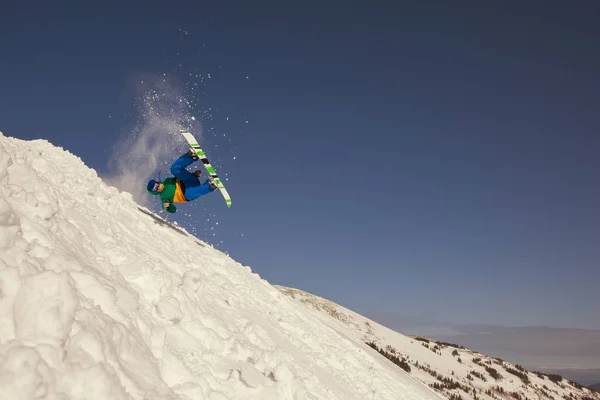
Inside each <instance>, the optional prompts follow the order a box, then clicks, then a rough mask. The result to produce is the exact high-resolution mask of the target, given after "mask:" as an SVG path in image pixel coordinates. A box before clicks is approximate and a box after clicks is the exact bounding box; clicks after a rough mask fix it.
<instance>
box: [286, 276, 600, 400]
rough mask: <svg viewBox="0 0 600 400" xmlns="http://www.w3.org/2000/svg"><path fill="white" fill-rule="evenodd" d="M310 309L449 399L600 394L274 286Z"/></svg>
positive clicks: (591, 399)
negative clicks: (399, 330)
mask: <svg viewBox="0 0 600 400" xmlns="http://www.w3.org/2000/svg"><path fill="white" fill-rule="evenodd" d="M276 287H277V288H278V289H279V290H280V291H281V292H282V293H284V294H286V295H288V296H289V297H290V298H293V299H295V300H296V301H297V302H298V303H299V304H303V305H305V306H306V309H307V310H311V311H312V312H313V313H314V315H315V318H316V319H319V320H321V321H322V322H323V324H324V325H327V326H329V327H331V328H333V329H336V330H339V331H340V332H343V334H344V335H347V334H348V333H347V332H348V328H350V329H351V331H352V334H353V337H354V338H355V339H357V340H361V341H363V342H365V343H371V344H372V346H373V347H374V348H377V349H378V350H379V351H380V352H381V353H382V356H385V357H387V358H388V359H391V360H392V361H391V362H390V363H394V364H396V365H398V369H401V368H402V369H404V370H406V371H408V372H409V373H410V375H411V376H413V377H415V378H417V379H418V380H419V381H421V382H423V383H425V384H427V385H429V386H431V387H432V388H434V389H435V390H437V391H438V392H439V393H441V394H443V395H445V396H447V397H448V398H449V399H463V400H467V399H481V400H487V399H516V400H529V399H532V400H533V399H550V400H552V399H554V400H557V399H585V400H600V394H599V393H597V392H595V391H593V390H590V389H587V388H583V387H582V386H581V385H579V384H577V383H575V382H572V381H568V380H566V379H563V378H561V377H560V376H558V375H544V374H541V373H539V372H538V373H536V372H530V371H527V370H525V369H524V368H522V367H521V366H519V365H514V364H511V363H510V362H507V361H504V360H501V359H497V358H492V357H488V356H486V355H483V354H480V353H477V352H473V351H470V350H468V349H465V348H463V347H460V346H457V345H454V344H451V343H440V342H436V341H434V340H432V339H427V338H424V337H410V336H405V335H401V334H399V333H397V332H394V331H393V330H391V329H388V328H386V327H384V326H382V325H380V324H378V323H376V322H374V321H372V320H369V319H368V318H365V317H363V316H362V315H360V314H357V313H355V312H353V311H350V310H348V309H346V308H344V307H342V306H340V305H338V304H336V303H333V302H331V301H329V300H326V299H324V298H321V297H319V296H315V295H312V294H309V293H306V292H303V291H301V290H297V289H292V288H287V287H282V286H276Z"/></svg>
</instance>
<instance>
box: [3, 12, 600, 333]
mask: <svg viewBox="0 0 600 400" xmlns="http://www.w3.org/2000/svg"><path fill="white" fill-rule="evenodd" d="M597 12H598V5H597V4H595V3H594V2H577V3H573V4H569V6H568V8H566V5H565V3H562V5H561V4H560V3H559V2H528V3H527V4H521V3H516V2H513V3H509V4H503V5H500V4H493V5H490V4H486V5H483V4H481V2H474V1H473V2H452V4H450V3H449V2H404V3H403V4H395V5H392V4H391V3H383V2H381V3H378V2H375V3H371V4H370V6H367V5H366V3H364V2H344V3H339V4H336V3H334V2H331V3H328V4H323V3H320V2H303V3H302V4H296V5H290V4H285V5H284V4H282V3H281V2H253V3H252V5H250V4H249V3H247V2H237V3H236V2H233V3H228V4H227V5H224V4H221V3H220V2H188V3H185V4H184V5H179V6H175V5H172V4H171V5H166V3H163V4H159V3H158V2H146V3H144V4H143V5H141V3H140V4H127V5H126V4H124V3H123V4H122V3H117V2H112V3H106V4H102V5H92V4H86V5H85V6H84V5H74V4H71V5H69V6H60V5H58V6H57V5H49V4H44V3H40V4H38V5H37V6H35V7H32V6H29V5H25V4H24V5H18V4H16V2H14V3H13V4H12V5H9V6H5V7H4V8H3V12H2V15H0V48H1V49H2V50H1V51H2V52H1V55H0V58H1V62H0V110H2V113H1V115H0V130H2V131H3V132H4V134H5V135H9V136H14V137H18V138H23V139H33V138H44V139H47V140H50V141H51V142H52V143H54V144H56V145H59V146H62V147H64V148H65V149H67V150H69V151H71V152H73V153H74V154H76V155H78V156H79V157H81V158H82V159H83V161H84V162H85V163H86V164H87V165H88V166H90V167H92V168H94V169H96V170H97V171H98V172H99V173H100V174H101V175H104V174H106V175H108V174H110V173H111V167H113V166H111V165H110V164H111V161H110V160H111V155H112V154H113V153H114V152H115V149H116V150H117V151H120V152H121V153H122V152H123V149H119V148H118V147H117V146H118V144H119V143H120V142H119V139H120V138H122V137H123V135H125V136H127V135H129V134H130V132H131V131H132V130H133V129H135V127H136V124H137V123H138V122H137V121H139V112H140V109H139V107H137V106H136V104H135V96H136V94H139V92H136V90H139V84H140V82H141V81H143V80H144V79H147V77H148V76H154V77H155V76H159V77H161V76H162V77H164V79H167V80H168V81H169V82H178V84H179V85H180V86H181V88H182V93H183V95H184V96H187V97H188V98H189V99H191V101H192V103H193V104H194V109H193V110H192V112H193V114H194V115H199V116H202V122H203V124H202V125H203V126H202V127H203V131H204V132H203V134H202V142H203V143H202V144H203V146H204V148H205V150H206V151H207V153H208V154H209V156H210V158H211V159H213V160H215V164H216V166H217V168H218V172H219V174H220V175H222V176H224V175H225V174H226V176H227V178H228V180H227V182H226V183H227V187H228V189H229V191H230V193H231V195H232V198H233V207H232V208H231V209H227V208H226V207H225V205H224V201H223V199H222V198H220V197H219V196H218V194H215V195H210V196H205V197H203V198H201V199H200V200H198V201H197V202H195V203H192V204H188V205H184V206H182V208H181V209H180V210H184V211H185V213H183V212H182V213H180V214H179V215H177V216H176V217H174V220H175V221H177V222H178V223H180V224H183V225H184V226H186V227H188V228H190V227H191V228H195V229H197V230H198V234H199V236H200V237H201V238H203V239H206V240H208V241H211V242H213V243H215V244H217V245H218V246H219V248H221V249H223V250H225V251H227V252H229V253H230V254H231V255H232V257H233V258H235V259H236V260H238V261H239V262H241V263H243V264H245V265H249V266H251V267H252V269H253V270H254V271H255V272H257V273H259V274H260V275H261V276H262V277H263V278H265V279H267V280H269V281H270V282H272V283H277V284H282V285H287V286H292V287H297V288H300V289H303V290H306V291H308V292H311V293H315V294H318V295H321V296H324V297H326V298H329V299H331V300H334V301H336V302H339V303H340V304H343V305H345V306H347V307H349V308H351V309H353V310H356V311H358V312H362V313H367V312H381V313H387V314H395V315H400V316H416V317H423V316H425V317H426V318H427V319H429V320H440V321H444V322H452V323H455V324H496V325H517V326H521V325H548V326H556V327H571V328H593V329H600V321H599V320H598V319H597V318H594V316H596V315H597V309H598V305H599V304H600V291H599V290H598V282H600V268H599V266H600V265H599V264H600V263H599V261H600V246H598V242H599V239H600V213H599V212H598V204H600V189H599V185H598V170H599V168H600V161H599V158H598V154H599V153H600V138H599V135H598V132H599V129H598V128H599V127H600V117H599V116H598V113H597V105H598V104H600V95H599V93H600V75H598V72H597V71H598V70H600V56H599V55H598V54H600V45H599V43H600V40H599V39H600V28H599V27H598V24H597V21H596V18H595V15H597ZM163 74H164V75H163ZM209 75H210V78H209ZM200 77H201V78H200ZM196 84H198V85H199V86H195V85H196ZM194 87H198V88H199V89H197V90H195V91H194V90H191V88H194ZM169 140H172V139H169ZM173 146H175V147H176V146H177V144H176V143H174V145H173ZM173 151H174V152H173V156H175V155H176V154H177V153H178V152H183V151H185V146H184V145H183V142H181V148H178V149H177V150H173ZM234 157H235V159H234ZM170 161H171V160H170V159H169V160H164V162H165V163H168V162H170ZM132 162H135V161H134V160H132ZM138 178H139V182H135V181H132V182H131V185H132V186H136V187H137V185H144V184H145V182H146V181H147V179H148V177H147V176H139V177H138ZM217 221H218V222H219V223H218V225H217V224H216V222H217ZM213 234H214V236H213Z"/></svg>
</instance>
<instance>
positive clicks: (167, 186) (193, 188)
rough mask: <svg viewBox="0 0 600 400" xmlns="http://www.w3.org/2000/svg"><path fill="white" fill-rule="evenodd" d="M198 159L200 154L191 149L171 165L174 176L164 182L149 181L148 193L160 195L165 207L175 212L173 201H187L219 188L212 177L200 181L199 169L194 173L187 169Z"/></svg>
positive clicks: (200, 172) (168, 210)
mask: <svg viewBox="0 0 600 400" xmlns="http://www.w3.org/2000/svg"><path fill="white" fill-rule="evenodd" d="M197 160H198V156H197V155H196V154H195V153H194V152H193V151H192V150H190V151H188V152H187V153H185V154H184V155H182V156H181V157H179V158H178V159H177V160H175V162H174V163H173V165H171V173H172V174H173V175H174V176H173V177H170V178H167V179H165V180H164V181H163V182H160V181H158V180H155V179H150V180H149V181H148V185H147V187H146V188H147V189H148V193H150V194H152V195H155V196H156V195H159V196H160V201H161V202H162V205H163V208H164V209H165V210H166V211H167V212H170V213H174V212H176V211H177V208H176V207H175V206H174V205H173V203H185V202H188V201H192V200H195V199H197V198H198V197H200V196H203V195H205V194H207V193H210V192H213V191H214V190H215V189H216V188H217V185H216V184H215V183H214V181H213V180H212V179H207V180H205V181H204V183H202V184H201V183H200V174H202V171H200V170H198V171H195V172H193V173H192V172H190V171H188V170H187V169H186V168H187V167H189V166H190V165H191V164H192V163H193V162H194V161H197Z"/></svg>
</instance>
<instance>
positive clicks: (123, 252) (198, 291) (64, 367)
mask: <svg viewBox="0 0 600 400" xmlns="http://www.w3.org/2000/svg"><path fill="white" fill-rule="evenodd" d="M140 184H144V182H141V183H140ZM439 398H441V397H440V396H439V395H438V394H436V393H435V392H434V391H433V390H432V389H430V388H429V387H427V386H426V385H424V384H422V383H420V382H419V381H417V380H416V379H414V378H412V377H411V376H409V375H408V374H407V373H405V372H404V371H402V370H401V369H399V368H397V367H396V366H395V365H393V364H392V363H390V362H389V361H388V360H386V359H385V358H383V357H381V356H380V355H379V354H378V353H377V352H376V351H375V350H373V349H371V348H370V347H368V346H367V345H365V344H364V343H363V342H362V340H360V339H357V338H356V337H355V335H353V334H352V333H351V332H350V330H348V332H344V331H340V330H339V329H337V328H336V329H334V328H332V327H331V326H330V325H328V324H324V323H323V322H322V321H321V320H320V319H317V318H315V316H314V312H313V311H311V310H309V309H307V308H306V307H304V306H303V305H301V304H298V303H297V302H296V301H294V300H293V299H290V298H289V297H287V296H285V295H284V294H282V293H280V292H279V291H278V290H277V289H276V288H274V287H273V286H271V285H270V284H269V283H268V282H266V281H265V280H263V279H261V278H260V277H259V276H258V275H257V274H255V273H252V271H251V270H250V268H249V267H245V266H243V265H241V264H239V263H237V262H235V261H234V260H232V259H231V258H229V257H228V256H227V255H225V254H223V253H221V252H219V251H217V250H215V249H214V248H212V247H211V246H210V245H208V244H206V243H203V242H201V241H199V240H198V239H197V238H195V237H193V236H192V235H189V234H188V233H187V232H185V230H183V229H181V228H177V227H173V226H171V225H169V224H168V223H166V222H164V221H163V220H161V218H160V217H158V216H156V215H154V214H153V213H151V212H150V211H149V210H147V209H144V208H141V207H140V206H139V205H138V204H136V203H135V202H134V201H133V199H132V196H131V195H130V194H129V193H126V192H119V191H118V190H117V189H115V188H114V187H109V186H107V185H105V184H104V183H103V181H102V180H101V179H100V178H99V177H98V176H97V174H96V172H95V171H94V170H92V169H90V168H88V167H86V166H85V164H84V163H83V162H82V160H81V159H79V158H78V157H76V156H74V155H73V154H71V153H69V152H67V151H65V150H63V149H62V148H59V147H55V146H53V145H52V144H51V143H49V142H47V141H45V140H34V141H22V140H18V139H15V138H10V137H5V136H3V135H2V134H1V133H0V399H1V400H25V399H51V400H54V399H56V400H59V399H60V400H68V399H87V400H93V399H103V400H105V399H111V400H120V399H146V400H158V399H160V400H171V399H209V400H223V399H262V400H265V399H266V400H268V399H328V400H335V399H360V400H364V399H439Z"/></svg>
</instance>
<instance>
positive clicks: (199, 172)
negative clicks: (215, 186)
mask: <svg viewBox="0 0 600 400" xmlns="http://www.w3.org/2000/svg"><path fill="white" fill-rule="evenodd" d="M201 174H202V171H200V170H198V171H194V176H196V178H198V180H200V175H201Z"/></svg>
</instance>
